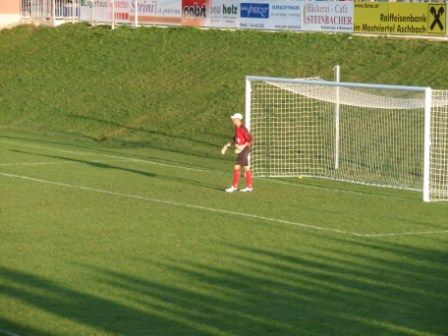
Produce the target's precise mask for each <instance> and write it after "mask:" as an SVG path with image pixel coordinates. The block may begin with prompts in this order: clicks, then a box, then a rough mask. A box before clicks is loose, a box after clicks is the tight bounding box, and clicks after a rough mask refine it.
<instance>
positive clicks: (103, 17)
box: [79, 0, 131, 22]
mask: <svg viewBox="0 0 448 336" xmlns="http://www.w3.org/2000/svg"><path fill="white" fill-rule="evenodd" d="M130 3H131V0H115V2H114V7H115V9H114V12H115V21H117V22H128V21H129V10H130ZM79 15H80V19H81V20H82V21H92V22H111V21H112V1H111V0H81V1H80V12H79Z"/></svg>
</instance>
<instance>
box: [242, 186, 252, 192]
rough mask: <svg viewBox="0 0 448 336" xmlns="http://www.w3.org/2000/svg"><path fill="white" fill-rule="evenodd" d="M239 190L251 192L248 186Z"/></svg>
mask: <svg viewBox="0 0 448 336" xmlns="http://www.w3.org/2000/svg"><path fill="white" fill-rule="evenodd" d="M240 191H241V192H252V188H248V187H246V188H244V189H241V190H240Z"/></svg>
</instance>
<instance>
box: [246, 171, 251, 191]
mask: <svg viewBox="0 0 448 336" xmlns="http://www.w3.org/2000/svg"><path fill="white" fill-rule="evenodd" d="M246 187H248V188H252V171H250V170H248V171H246Z"/></svg>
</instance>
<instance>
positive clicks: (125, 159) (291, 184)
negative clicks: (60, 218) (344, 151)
mask: <svg viewBox="0 0 448 336" xmlns="http://www.w3.org/2000/svg"><path fill="white" fill-rule="evenodd" d="M0 143H5V144H10V145H16V146H17V145H19V146H25V147H32V148H39V149H45V150H51V151H55V152H61V153H70V154H78V155H90V156H92V155H93V156H96V157H98V156H102V157H107V158H112V159H116V160H121V161H125V162H138V163H145V164H149V165H156V166H162V167H169V168H176V169H184V170H189V171H195V172H200V173H208V174H216V175H231V174H230V173H226V172H222V171H217V170H209V169H204V168H197V167H191V166H181V165H177V164H167V163H161V162H155V161H150V160H145V159H136V158H131V157H128V156H124V155H113V154H102V153H95V152H88V151H80V150H72V149H61V148H55V147H50V146H42V145H34V144H29V143H26V142H22V141H6V140H0ZM98 162H101V161H98ZM103 162H104V161H103ZM256 179H257V180H263V181H266V182H269V183H274V184H283V185H288V186H293V187H300V188H306V189H314V190H325V191H330V192H336V193H339V192H343V193H345V194H353V195H364V196H372V197H381V198H390V197H392V196H391V195H379V194H370V193H366V192H362V191H355V190H346V189H337V188H328V187H322V186H313V185H306V184H297V183H294V182H289V181H284V180H275V179H272V178H264V177H257V178H256ZM374 187H375V188H381V187H378V186H376V185H375V186H374ZM394 197H396V196H394Z"/></svg>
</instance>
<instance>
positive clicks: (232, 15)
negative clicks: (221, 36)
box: [210, 0, 240, 28]
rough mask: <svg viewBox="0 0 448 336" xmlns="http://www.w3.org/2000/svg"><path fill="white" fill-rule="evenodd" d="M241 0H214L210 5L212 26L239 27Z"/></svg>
mask: <svg viewBox="0 0 448 336" xmlns="http://www.w3.org/2000/svg"><path fill="white" fill-rule="evenodd" d="M239 26H240V1H235V0H234V1H232V0H212V1H211V5H210V27H219V28H239Z"/></svg>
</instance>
